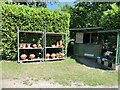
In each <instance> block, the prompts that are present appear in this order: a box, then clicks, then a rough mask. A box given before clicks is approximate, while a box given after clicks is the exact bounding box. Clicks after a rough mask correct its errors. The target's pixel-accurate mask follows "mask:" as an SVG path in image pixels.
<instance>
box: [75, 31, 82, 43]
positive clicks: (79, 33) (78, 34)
mask: <svg viewBox="0 0 120 90" xmlns="http://www.w3.org/2000/svg"><path fill="white" fill-rule="evenodd" d="M76 43H83V33H81V32H77V33H76Z"/></svg>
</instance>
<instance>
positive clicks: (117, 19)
mask: <svg viewBox="0 0 120 90" xmlns="http://www.w3.org/2000/svg"><path fill="white" fill-rule="evenodd" d="M110 6H111V9H110V10H107V11H104V12H103V15H102V17H101V19H100V25H101V26H103V27H105V28H107V29H119V28H120V3H114V4H111V5H110Z"/></svg>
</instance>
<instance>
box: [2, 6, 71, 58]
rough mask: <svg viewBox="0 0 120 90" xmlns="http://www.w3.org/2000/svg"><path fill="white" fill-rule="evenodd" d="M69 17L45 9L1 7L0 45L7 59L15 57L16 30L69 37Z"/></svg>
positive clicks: (62, 13) (65, 14)
mask: <svg viewBox="0 0 120 90" xmlns="http://www.w3.org/2000/svg"><path fill="white" fill-rule="evenodd" d="M69 22H70V15H69V14H68V13H65V12H61V11H52V10H49V9H47V8H34V7H31V8H30V7H28V6H25V5H7V4H4V5H3V6H2V29H3V31H2V32H3V35H2V45H3V55H5V56H6V57H7V59H15V58H16V56H17V29H16V27H19V29H20V30H25V31H43V30H46V31H47V32H60V33H67V34H68V36H69Z"/></svg>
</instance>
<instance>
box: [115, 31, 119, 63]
mask: <svg viewBox="0 0 120 90" xmlns="http://www.w3.org/2000/svg"><path fill="white" fill-rule="evenodd" d="M116 64H120V32H118V33H117V50H116Z"/></svg>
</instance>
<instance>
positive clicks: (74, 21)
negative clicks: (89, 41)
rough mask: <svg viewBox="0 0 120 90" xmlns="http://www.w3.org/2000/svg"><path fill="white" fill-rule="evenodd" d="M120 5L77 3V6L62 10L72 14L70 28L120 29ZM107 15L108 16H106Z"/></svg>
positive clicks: (66, 7) (66, 6)
mask: <svg viewBox="0 0 120 90" xmlns="http://www.w3.org/2000/svg"><path fill="white" fill-rule="evenodd" d="M119 5H120V3H119V2H117V3H113V2H80V1H76V4H75V5H73V6H68V5H65V6H64V7H63V8H62V9H61V10H62V11H66V12H69V13H70V15H71V19H70V28H82V27H96V26H103V27H105V28H107V27H109V28H111V27H112V28H119V27H118V26H120V25H119V21H118V20H119V17H120V15H119V11H120V10H119V8H120V7H118V6H119ZM106 13H108V14H107V15H106ZM108 22H109V23H108ZM111 24H112V25H111Z"/></svg>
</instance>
